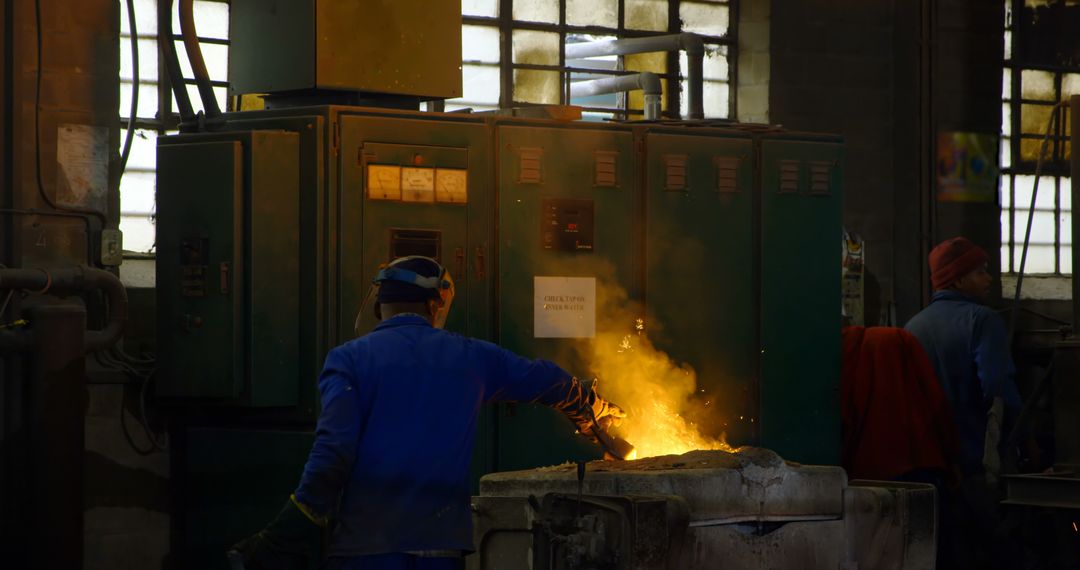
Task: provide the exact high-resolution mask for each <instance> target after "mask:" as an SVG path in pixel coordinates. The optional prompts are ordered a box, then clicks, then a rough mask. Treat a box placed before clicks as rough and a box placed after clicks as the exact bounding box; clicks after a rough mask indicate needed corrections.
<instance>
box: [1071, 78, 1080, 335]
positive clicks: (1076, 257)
mask: <svg viewBox="0 0 1080 570" xmlns="http://www.w3.org/2000/svg"><path fill="white" fill-rule="evenodd" d="M1069 116H1070V117H1071V119H1070V120H1071V121H1072V131H1071V132H1073V133H1080V95H1073V96H1072V97H1069ZM1073 140H1074V141H1075V140H1076V138H1075V135H1074V138H1073ZM1069 169H1070V170H1071V178H1072V184H1071V185H1070V192H1072V194H1071V195H1072V200H1073V202H1072V203H1073V204H1080V202H1077V200H1080V152H1073V153H1072V158H1071V159H1070V160H1069ZM1072 242H1073V243H1074V244H1080V224H1072ZM1072 266H1073V274H1074V277H1073V279H1072V299H1073V322H1072V325H1073V334H1077V331H1080V277H1077V276H1076V273H1077V271H1078V268H1080V247H1078V246H1075V245H1074V246H1073V248H1072Z"/></svg>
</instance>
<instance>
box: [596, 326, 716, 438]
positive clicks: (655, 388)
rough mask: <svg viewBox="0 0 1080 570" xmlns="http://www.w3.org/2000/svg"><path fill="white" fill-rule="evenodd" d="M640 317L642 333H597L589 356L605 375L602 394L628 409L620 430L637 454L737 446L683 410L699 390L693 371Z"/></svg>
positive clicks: (601, 381)
mask: <svg viewBox="0 0 1080 570" xmlns="http://www.w3.org/2000/svg"><path fill="white" fill-rule="evenodd" d="M643 329H644V321H642V320H641V319H638V321H637V330H638V334H637V335H625V336H621V337H620V336H619V335H618V334H611V333H598V334H597V337H596V339H595V340H596V342H594V343H593V344H592V346H593V350H592V354H589V355H584V356H585V358H586V360H587V361H588V362H589V363H590V368H591V369H592V370H594V371H596V372H597V373H599V374H601V376H600V378H599V379H598V388H599V393H600V394H601V395H602V396H603V397H604V398H607V399H609V400H610V401H612V402H614V403H615V404H617V405H618V406H619V407H621V408H622V409H623V410H625V411H626V414H627V417H626V418H625V419H624V420H623V421H622V423H621V425H620V426H619V427H618V428H617V431H616V433H617V434H618V435H619V436H620V437H623V438H625V439H626V440H627V441H629V442H630V443H631V444H633V445H634V447H635V448H637V457H638V458H644V457H653V456H657V455H671V454H682V453H686V452H687V451H693V450H695V449H719V450H724V451H734V448H732V447H731V446H729V445H728V444H727V442H726V441H724V439H723V437H721V438H720V439H713V438H711V437H708V436H705V435H704V434H702V433H701V431H700V430H699V429H698V427H697V426H696V425H694V424H693V423H692V422H690V421H688V420H687V419H686V418H684V417H683V416H682V415H681V414H682V413H683V411H684V410H685V409H686V408H687V404H688V403H689V401H690V397H691V395H692V394H693V393H694V391H695V390H696V389H697V380H696V376H695V374H694V371H693V369H692V368H690V367H689V366H687V365H685V364H683V365H680V364H677V363H675V362H674V361H672V360H671V358H670V357H669V356H668V355H667V354H665V353H664V352H662V351H660V350H658V349H657V348H656V347H654V346H653V345H652V343H651V342H650V341H649V339H648V338H647V337H646V336H645V335H644V333H643Z"/></svg>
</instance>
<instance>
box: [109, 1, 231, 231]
mask: <svg viewBox="0 0 1080 570" xmlns="http://www.w3.org/2000/svg"><path fill="white" fill-rule="evenodd" d="M158 2H159V0H135V2H134V4H135V18H136V19H135V28H136V32H137V34H136V35H137V37H138V39H139V41H138V55H139V102H138V109H137V111H136V113H135V117H134V119H132V113H131V94H132V89H133V88H134V79H135V74H134V66H133V65H132V62H133V53H134V52H133V50H132V48H131V25H130V24H129V19H128V14H127V3H126V2H121V3H120V4H121V17H120V125H121V128H122V129H127V128H129V127H130V126H132V125H134V127H135V135H134V138H132V144H131V154H130V156H129V158H128V162H127V168H126V169H125V170H124V176H123V177H122V178H121V179H120V230H121V231H122V232H124V249H125V250H127V251H129V252H149V251H152V250H153V246H154V208H155V203H154V184H155V182H154V172H155V168H156V155H157V151H156V146H157V137H159V136H161V135H165V134H173V133H175V132H177V131H176V127H177V124H178V122H179V115H178V113H179V111H178V110H177V108H176V103H175V102H174V101H173V97H172V92H171V91H169V88H168V81H167V79H166V77H167V73H166V71H165V65H164V63H163V62H162V61H161V57H160V56H159V55H158V39H159V38H158V29H159V28H160V27H161V26H159V11H158ZM173 11H174V12H175V11H176V3H175V2H174V3H173ZM194 11H195V27H196V29H197V30H198V33H199V37H200V40H201V43H202V50H203V59H205V60H206V67H207V70H208V71H209V73H210V78H211V80H213V84H214V91H215V93H216V94H217V99H218V105H220V106H221V108H222V109H226V108H227V104H228V103H229V101H227V100H226V99H227V97H226V88H227V86H228V84H227V83H226V80H227V78H228V73H227V65H228V37H229V34H228V32H229V5H228V3H227V2H226V1H224V0H195V8H194ZM172 28H173V34H174V36H173V37H174V43H175V45H176V53H177V56H178V57H179V59H180V66H181V68H182V69H183V71H184V77H185V78H187V81H186V83H187V84H188V85H187V89H188V93H189V94H190V98H191V104H192V106H193V107H195V110H196V111H198V110H200V109H201V108H202V103H201V101H200V100H199V96H198V90H197V88H196V87H195V81H194V79H191V78H192V77H194V76H193V74H192V72H191V64H190V63H189V62H188V59H187V53H186V52H185V51H184V46H183V42H182V41H180V22H179V21H178V18H177V15H176V14H175V13H174V14H173V24H172ZM123 134H124V135H126V134H127V133H126V132H124V133H123ZM120 138H121V145H122V144H123V140H124V136H121V137H120Z"/></svg>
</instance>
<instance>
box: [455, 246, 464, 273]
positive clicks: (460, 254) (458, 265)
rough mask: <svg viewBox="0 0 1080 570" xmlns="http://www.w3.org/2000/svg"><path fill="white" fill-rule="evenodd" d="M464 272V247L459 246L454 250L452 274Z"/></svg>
mask: <svg viewBox="0 0 1080 570" xmlns="http://www.w3.org/2000/svg"><path fill="white" fill-rule="evenodd" d="M464 274H465V248H463V247H459V248H457V249H455V250H454V275H464Z"/></svg>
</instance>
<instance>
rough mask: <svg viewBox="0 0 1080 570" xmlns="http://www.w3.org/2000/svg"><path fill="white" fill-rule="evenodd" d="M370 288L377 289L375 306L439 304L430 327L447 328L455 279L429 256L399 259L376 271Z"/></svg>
mask: <svg viewBox="0 0 1080 570" xmlns="http://www.w3.org/2000/svg"><path fill="white" fill-rule="evenodd" d="M372 283H373V285H375V286H376V287H378V303H380V304H382V303H415V302H424V301H427V300H429V299H432V300H436V301H438V304H439V308H438V309H437V310H436V311H435V315H434V318H433V319H432V324H433V325H434V326H435V327H436V328H440V329H441V328H443V326H444V325H446V316H447V315H448V314H449V313H450V305H451V304H453V302H454V279H453V277H451V276H450V272H449V271H447V270H446V269H445V268H444V267H443V266H442V265H439V263H438V262H437V261H435V260H434V259H432V258H430V257H424V256H422V255H410V256H408V257H399V258H397V259H395V260H394V261H392V262H390V264H389V265H387V266H386V267H384V268H382V269H381V270H379V273H378V274H377V275H376V276H375V279H374V281H372Z"/></svg>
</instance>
